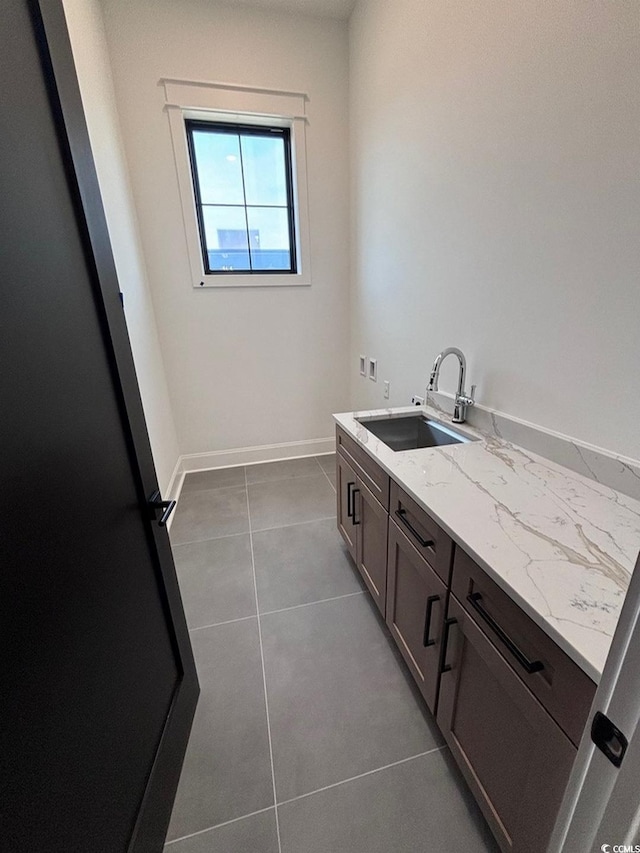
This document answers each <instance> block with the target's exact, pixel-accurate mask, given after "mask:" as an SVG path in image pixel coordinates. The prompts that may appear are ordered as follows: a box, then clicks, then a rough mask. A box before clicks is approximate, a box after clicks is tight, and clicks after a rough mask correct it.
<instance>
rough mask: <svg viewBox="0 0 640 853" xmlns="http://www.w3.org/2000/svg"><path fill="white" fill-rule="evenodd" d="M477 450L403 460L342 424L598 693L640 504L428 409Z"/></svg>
mask: <svg viewBox="0 0 640 853" xmlns="http://www.w3.org/2000/svg"><path fill="white" fill-rule="evenodd" d="M421 411H422V412H423V413H424V414H425V415H426V416H428V417H430V418H433V420H436V421H440V422H441V423H444V424H447V425H451V426H452V427H453V428H454V429H456V430H457V431H459V432H462V433H465V434H466V435H467V436H469V437H473V438H475V439H477V440H475V441H471V442H469V443H464V444H455V445H448V446H445V447H432V448H421V449H418V450H406V451H401V452H397V453H396V452H394V451H393V450H391V448H389V447H387V445H386V444H384V443H383V442H382V441H381V440H380V439H378V438H376V436H374V435H373V433H371V432H369V431H368V430H367V429H366V424H364V423H360V422H359V419H367V418H373V417H398V416H401V415H403V414H407V413H411V414H413V413H415V412H416V407H404V408H398V409H382V410H378V411H368V412H349V413H344V414H337V415H334V418H335V421H336V423H337V424H339V425H340V426H341V427H342V428H343V429H344V430H345V431H346V432H347V433H348V434H349V435H350V436H351V437H352V438H354V439H355V440H356V441H357V442H358V443H359V444H360V446H361V447H363V448H364V450H365V451H366V452H367V453H369V455H370V456H371V457H372V458H373V459H375V460H376V462H378V464H379V465H381V467H382V468H384V470H385V471H387V473H388V474H389V475H390V476H391V477H392V478H393V479H394V480H395V481H396V482H397V483H398V484H399V485H401V486H402V488H404V489H405V491H406V492H408V493H409V494H410V495H411V496H412V497H413V498H414V499H415V500H416V501H417V502H418V503H419V504H420V505H421V506H423V507H424V508H425V509H426V510H427V511H428V512H429V513H430V514H431V515H432V516H433V517H434V518H435V519H436V521H438V522H439V524H440V525H441V526H442V527H443V528H444V529H445V530H446V531H447V532H448V533H449V535H450V536H451V537H452V538H453V539H454V541H455V542H457V543H458V544H459V545H460V546H461V547H462V548H464V550H465V551H466V552H467V553H468V554H469V555H470V556H471V557H473V558H474V559H475V560H476V562H477V563H478V564H479V565H480V566H482V568H483V569H484V570H485V571H486V572H487V574H489V575H490V576H491V577H492V578H493V579H494V580H495V581H496V583H498V584H499V585H500V586H501V587H502V588H503V589H504V590H505V591H506V592H507V593H508V594H509V595H510V596H511V598H513V600H514V601H516V602H517V603H518V604H519V605H520V607H522V609H523V610H524V611H525V612H526V613H527V614H528V615H529V616H530V617H531V618H532V619H533V620H534V621H535V622H536V623H537V624H538V625H539V626H540V627H541V628H542V629H543V630H544V631H545V632H546V633H547V634H548V635H549V636H550V637H552V638H553V639H554V640H555V642H556V643H558V645H559V646H560V647H561V648H562V649H564V651H565V652H566V653H567V654H568V655H569V656H570V657H571V658H572V659H573V660H574V661H575V662H576V663H577V664H578V665H579V666H580V667H581V668H582V669H583V670H584V671H585V672H586V673H587V675H589V676H590V677H591V678H592V679H593V680H594V681H596V682H598V681H599V679H600V675H601V674H602V670H603V668H604V663H605V660H606V657H607V654H608V651H609V646H610V645H611V639H612V637H613V633H614V631H615V628H616V624H617V621H618V617H619V614H620V609H621V607H622V602H623V601H624V597H625V594H626V591H627V587H628V585H629V580H630V578H631V573H632V571H633V568H634V565H635V563H636V559H637V557H638V552H639V551H640V502H639V501H637V500H634V499H633V498H631V497H628V496H626V495H624V494H621V493H620V492H617V491H614V490H613V489H611V488H609V487H607V486H603V485H601V484H600V483H597V482H595V481H594V480H590V479H587V478H586V477H584V476H582V475H581V474H577V473H575V472H573V471H571V470H569V469H568V468H564V467H563V466H561V465H558V464H557V463H555V462H551V461H549V460H548V459H545V458H544V457H542V456H538V455H536V454H534V453H531V452H529V451H526V450H524V449H522V448H521V447H518V446H517V445H515V444H512V443H510V442H508V441H505V440H504V439H501V438H497V437H496V436H490V435H487V434H484V433H482V432H480V431H479V430H478V429H476V428H474V427H470V426H469V425H468V424H464V425H462V426H461V427H459V426H458V425H456V424H451V421H450V418H448V417H447V416H446V415H443V413H442V412H439V411H436V410H435V409H431V408H429V407H423V408H422V409H421Z"/></svg>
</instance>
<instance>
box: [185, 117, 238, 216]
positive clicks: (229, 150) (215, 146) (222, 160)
mask: <svg viewBox="0 0 640 853" xmlns="http://www.w3.org/2000/svg"><path fill="white" fill-rule="evenodd" d="M193 148H194V151H195V156H196V164H197V168H198V182H199V184H200V198H201V199H202V203H203V204H244V193H243V192H242V167H241V164H240V142H239V139H238V137H237V136H235V135H234V134H231V133H212V132H210V131H202V130H194V131H193Z"/></svg>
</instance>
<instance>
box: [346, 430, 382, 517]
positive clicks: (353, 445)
mask: <svg viewBox="0 0 640 853" xmlns="http://www.w3.org/2000/svg"><path fill="white" fill-rule="evenodd" d="M336 448H337V450H338V451H339V453H341V454H342V456H343V457H344V458H345V459H346V460H347V462H348V463H349V465H351V467H352V468H353V469H354V470H355V472H356V474H358V476H359V477H360V478H361V480H362V482H363V483H364V484H365V486H366V487H367V488H368V489H369V491H370V492H371V494H372V495H373V496H374V497H375V499H376V500H378V501H380V503H381V504H382V506H383V507H384V508H385V509H389V475H388V474H387V473H386V471H383V470H382V468H381V467H380V466H379V465H378V464H377V463H376V462H374V461H373V459H372V458H371V457H370V456H369V454H368V453H366V452H365V451H364V450H363V449H362V448H361V447H359V446H358V444H357V442H355V441H354V440H353V439H352V438H350V437H349V436H348V435H347V434H346V432H344V430H342V429H340V427H336Z"/></svg>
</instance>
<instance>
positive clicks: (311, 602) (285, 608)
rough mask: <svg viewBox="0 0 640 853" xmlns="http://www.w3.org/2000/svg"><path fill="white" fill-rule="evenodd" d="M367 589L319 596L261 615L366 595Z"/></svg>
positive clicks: (267, 611) (270, 614) (286, 611)
mask: <svg viewBox="0 0 640 853" xmlns="http://www.w3.org/2000/svg"><path fill="white" fill-rule="evenodd" d="M364 593H365V590H364V589H359V590H357V591H356V592H345V594H344V595H334V596H332V597H331V598H319V599H318V600H317V601H305V602H303V603H302V604H293V605H292V606H291V607H281V608H280V609H279V610H266V611H265V612H264V613H260V616H273V614H274V613H288V612H289V610H298V609H299V608H301V607H311V606H312V605H314V604H325V602H327V601H340V599H341V598H351V596H353V595H364Z"/></svg>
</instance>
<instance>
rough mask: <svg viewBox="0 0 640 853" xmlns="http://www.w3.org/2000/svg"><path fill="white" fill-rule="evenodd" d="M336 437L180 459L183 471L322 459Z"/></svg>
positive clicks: (216, 452) (186, 454) (332, 450)
mask: <svg viewBox="0 0 640 853" xmlns="http://www.w3.org/2000/svg"><path fill="white" fill-rule="evenodd" d="M335 449H336V440H335V438H333V437H331V438H313V439H310V440H309V441H291V442H288V443H285V444H263V445H261V446H259V447H238V448H235V449H233V450H212V451H210V452H209V453H185V454H184V455H183V456H181V457H180V461H181V462H182V470H183V471H184V472H185V473H190V472H192V471H210V470H212V469H214V468H235V467H237V466H238V465H255V464H257V463H260V462H277V461H280V460H282V459H297V458H299V457H302V456H322V455H323V454H325V453H334V452H335Z"/></svg>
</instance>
